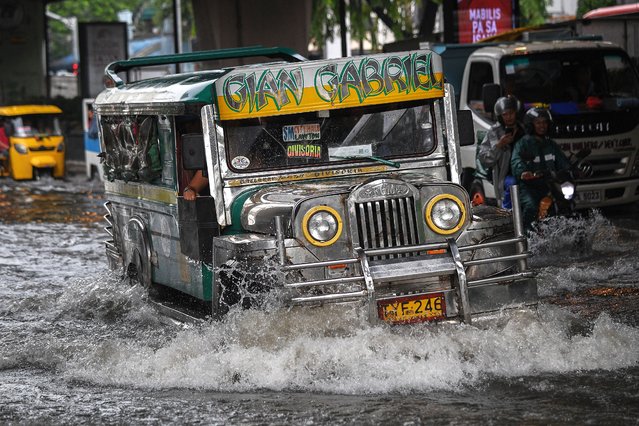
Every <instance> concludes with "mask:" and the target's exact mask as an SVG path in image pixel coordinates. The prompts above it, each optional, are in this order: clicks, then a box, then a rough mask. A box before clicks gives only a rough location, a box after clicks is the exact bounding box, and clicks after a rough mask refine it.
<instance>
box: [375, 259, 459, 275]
mask: <svg viewBox="0 0 639 426" xmlns="http://www.w3.org/2000/svg"><path fill="white" fill-rule="evenodd" d="M369 268H370V273H371V276H372V278H373V280H374V281H392V280H394V279H400V280H409V279H415V278H426V277H435V276H439V275H450V274H453V273H455V263H454V262H453V259H452V258H451V257H438V258H427V259H421V260H415V259H414V258H412V259H410V260H409V259H407V260H406V261H404V262H391V263H386V262H385V263H379V264H373V265H370V267H369Z"/></svg>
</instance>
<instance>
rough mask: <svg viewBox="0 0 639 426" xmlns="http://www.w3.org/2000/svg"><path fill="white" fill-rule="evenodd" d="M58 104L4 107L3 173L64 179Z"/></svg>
mask: <svg viewBox="0 0 639 426" xmlns="http://www.w3.org/2000/svg"><path fill="white" fill-rule="evenodd" d="M61 113H62V110H61V109H60V108H58V107H57V106H55V105H7V106H0V151H5V150H3V149H1V148H2V147H3V146H6V152H0V176H10V177H11V178H13V179H15V180H28V179H35V178H38V177H40V176H41V175H44V174H49V175H51V176H53V177H55V178H63V177H64V174H65V165H64V152H65V146H64V136H63V135H62V130H61V128H60V122H59V120H58V117H59V116H60V114H61Z"/></svg>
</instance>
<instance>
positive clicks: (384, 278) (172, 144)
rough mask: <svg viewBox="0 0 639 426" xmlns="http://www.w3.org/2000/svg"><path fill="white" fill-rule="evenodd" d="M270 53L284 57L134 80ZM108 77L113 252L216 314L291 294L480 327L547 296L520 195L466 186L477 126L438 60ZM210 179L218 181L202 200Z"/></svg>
mask: <svg viewBox="0 0 639 426" xmlns="http://www.w3.org/2000/svg"><path fill="white" fill-rule="evenodd" d="M256 56H262V57H266V58H270V59H267V60H268V61H269V62H265V63H261V64H258V65H242V66H236V67H228V68H221V69H217V70H209V71H199V72H193V73H186V74H176V75H169V76H165V77H158V78H152V79H147V80H142V81H136V82H130V83H127V84H125V83H124V82H123V81H122V80H120V78H119V77H118V75H117V73H118V72H122V71H126V70H128V69H131V68H134V67H140V66H147V65H155V64H157V63H179V62H191V61H204V60H216V59H226V60H228V59H240V58H242V59H245V58H247V57H256ZM106 77H107V79H106V81H107V82H108V83H109V84H108V87H107V89H106V90H105V91H103V92H102V93H101V94H100V95H99V96H98V97H97V98H96V100H95V103H94V108H95V110H96V112H97V115H98V118H99V129H100V131H99V133H100V143H101V149H102V153H101V154H100V155H101V157H102V158H103V160H104V163H103V166H104V176H105V179H106V181H105V194H106V199H107V200H108V201H107V202H106V203H105V207H106V209H107V214H106V215H105V219H106V221H107V226H106V231H107V233H108V235H109V237H108V241H106V254H107V257H108V259H109V263H110V265H111V267H112V268H114V269H119V270H122V271H124V272H125V273H126V276H128V277H130V278H132V279H135V280H137V281H138V282H140V283H141V284H142V285H144V286H146V287H147V288H149V289H150V290H152V289H166V288H170V289H171V291H177V292H179V293H178V294H182V295H188V297H189V298H191V299H192V300H194V301H197V302H198V303H206V304H207V305H208V306H210V309H211V312H212V314H213V316H214V317H216V316H219V315H223V314H224V313H225V312H227V311H228V309H229V308H232V307H234V306H242V307H244V308H249V307H255V306H260V305H261V303H263V301H264V299H265V297H264V296H265V295H272V294H277V296H278V297H277V299H278V300H279V301H283V302H284V303H285V304H286V305H291V306H296V307H297V306H322V305H326V304H333V303H348V304H357V305H361V306H362V308H363V312H366V314H367V315H368V317H369V318H370V320H371V322H373V323H375V322H378V321H386V322H390V323H413V322H419V321H436V320H459V321H464V322H470V321H471V320H472V318H473V317H474V316H479V315H482V314H486V313H490V312H495V311H498V310H500V309H503V308H506V307H521V306H525V305H535V304H536V302H537V287H536V281H535V278H534V275H533V273H531V271H530V270H529V269H528V267H527V261H526V259H527V257H528V255H529V253H528V252H527V248H526V239H525V236H524V234H523V231H522V225H521V218H520V210H519V206H518V203H517V202H516V201H517V200H515V207H514V209H513V212H512V213H511V212H509V211H506V210H502V209H499V208H496V207H491V206H479V207H476V208H475V207H472V206H471V204H470V201H469V196H468V193H467V192H466V191H465V190H464V188H463V187H462V186H461V185H460V173H461V169H460V153H459V152H460V151H459V146H460V143H461V144H465V143H469V144H472V142H473V140H472V122H471V121H470V119H471V118H470V115H469V114H468V115H465V114H459V115H458V111H457V110H456V106H455V101H454V99H455V97H454V93H453V89H452V86H451V85H449V84H446V83H445V81H444V76H443V74H442V64H441V59H440V57H439V56H438V55H437V54H436V53H434V52H432V51H428V50H419V51H411V52H401V53H393V54H374V55H368V56H363V57H349V58H343V59H328V60H316V61H306V60H304V58H302V57H300V56H299V55H297V54H295V53H293V52H291V51H289V50H287V49H282V48H243V49H226V50H220V51H211V52H197V53H191V54H182V55H168V56H164V57H155V58H144V59H131V60H127V61H119V62H115V63H113V64H111V65H109V66H108V67H107V69H106ZM458 121H459V123H458ZM469 129H470V130H471V132H470V134H469V132H468V130H469ZM195 173H204V174H205V175H207V177H208V184H209V188H208V189H205V190H204V191H202V192H200V194H199V195H198V197H197V198H196V199H195V201H187V200H185V199H184V197H183V196H182V194H183V191H184V190H185V188H187V186H189V182H190V181H191V179H192V177H193V175H194V174H195ZM515 191H516V188H515ZM515 198H516V196H515Z"/></svg>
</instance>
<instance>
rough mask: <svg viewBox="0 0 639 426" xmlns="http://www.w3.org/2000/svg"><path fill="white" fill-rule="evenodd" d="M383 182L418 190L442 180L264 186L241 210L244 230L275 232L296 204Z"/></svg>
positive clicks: (413, 175) (411, 175) (415, 175)
mask: <svg viewBox="0 0 639 426" xmlns="http://www.w3.org/2000/svg"><path fill="white" fill-rule="evenodd" d="M380 179H399V180H402V181H404V182H406V183H409V184H411V185H414V186H416V187H420V186H422V185H425V184H427V183H432V182H438V181H441V180H440V179H437V178H436V177H435V176H432V175H429V174H424V173H423V172H415V171H407V172H397V173H391V174H385V175H381V176H379V177H375V178H371V177H370V176H361V177H352V178H349V179H335V180H322V181H314V182H300V183H292V184H286V185H274V186H267V187H264V188H262V189H260V190H258V191H257V192H255V193H254V194H253V195H251V196H250V197H249V198H248V199H247V200H246V202H245V203H244V205H243V206H242V211H241V223H242V227H243V228H244V229H246V230H248V231H253V232H260V233H265V232H274V225H273V219H274V218H275V217H276V216H281V217H282V219H283V220H284V221H285V223H286V221H288V220H289V219H290V218H291V216H292V214H293V212H294V210H295V207H296V206H297V205H299V204H300V203H302V202H303V201H306V200H310V199H321V198H325V197H328V196H335V195H339V194H343V195H344V198H345V197H346V196H347V195H348V194H349V193H350V192H351V191H352V190H353V189H355V188H356V187H358V186H359V185H362V184H364V183H369V182H372V181H375V180H380Z"/></svg>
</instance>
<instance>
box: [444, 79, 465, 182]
mask: <svg viewBox="0 0 639 426" xmlns="http://www.w3.org/2000/svg"><path fill="white" fill-rule="evenodd" d="M444 87H445V93H446V95H445V96H444V115H445V117H446V119H445V123H444V124H445V126H446V146H447V148H448V159H449V167H450V181H451V182H453V183H457V184H460V185H461V171H462V166H461V152H460V150H459V131H458V129H457V107H456V105H455V89H454V88H453V85H452V84H450V83H446V84H444Z"/></svg>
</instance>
